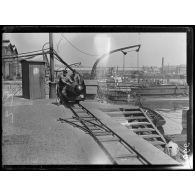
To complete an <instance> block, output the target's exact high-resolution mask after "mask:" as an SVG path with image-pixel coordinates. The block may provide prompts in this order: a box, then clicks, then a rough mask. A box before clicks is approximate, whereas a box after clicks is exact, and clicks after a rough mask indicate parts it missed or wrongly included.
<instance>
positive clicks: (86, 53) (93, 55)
mask: <svg viewBox="0 0 195 195" xmlns="http://www.w3.org/2000/svg"><path fill="white" fill-rule="evenodd" d="M61 36H62V37H63V38H64V39H65V40H66V41H67V42H68V43H69V44H70V45H71V46H72V47H73V48H75V49H76V50H77V51H79V52H81V53H83V54H85V55H88V56H92V57H97V56H99V55H95V54H91V53H88V52H85V51H82V50H81V49H79V48H78V47H76V46H75V45H73V44H72V43H71V41H69V40H68V39H67V38H66V37H65V36H64V35H63V34H62V33H61Z"/></svg>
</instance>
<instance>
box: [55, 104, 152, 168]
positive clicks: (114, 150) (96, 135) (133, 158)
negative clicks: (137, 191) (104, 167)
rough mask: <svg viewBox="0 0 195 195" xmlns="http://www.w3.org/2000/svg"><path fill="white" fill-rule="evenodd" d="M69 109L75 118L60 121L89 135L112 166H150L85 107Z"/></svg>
mask: <svg viewBox="0 0 195 195" xmlns="http://www.w3.org/2000/svg"><path fill="white" fill-rule="evenodd" d="M68 107H69V108H70V110H71V111H72V112H73V114H74V116H73V117H72V118H67V119H63V118H59V119H58V121H60V122H65V123H68V124H70V125H72V126H73V127H77V128H80V129H82V130H83V131H84V132H85V133H87V134H89V135H90V136H91V137H92V138H93V139H94V140H95V142H96V143H97V144H98V145H99V146H100V148H101V149H102V150H103V152H104V153H105V155H106V156H107V157H108V159H109V160H110V161H111V163H112V164H115V165H117V164H119V165H120V164H140V165H145V164H146V165H148V164H150V162H149V161H148V160H146V159H145V158H144V156H142V155H141V154H140V153H139V152H137V151H136V150H135V149H134V148H133V147H132V146H130V145H129V144H128V143H127V142H125V141H124V140H123V139H122V138H121V137H120V136H119V135H117V134H116V133H115V132H114V131H112V129H110V128H109V127H108V126H106V125H105V124H103V123H102V122H101V120H100V119H98V118H97V117H96V116H94V115H93V114H92V113H91V112H90V111H89V110H88V109H87V108H85V107H84V106H83V105H81V104H74V105H69V106H68Z"/></svg>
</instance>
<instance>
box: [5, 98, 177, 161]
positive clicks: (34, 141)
mask: <svg viewBox="0 0 195 195" xmlns="http://www.w3.org/2000/svg"><path fill="white" fill-rule="evenodd" d="M81 104H82V105H83V106H85V107H86V108H87V109H89V110H90V112H92V113H93V114H94V115H95V116H96V117H97V118H99V119H100V120H101V121H102V122H103V123H104V124H106V125H107V126H108V127H109V128H111V129H112V130H113V131H114V132H115V133H117V134H118V135H119V136H120V137H121V138H123V139H124V140H125V141H126V142H127V143H128V144H130V145H131V146H132V147H134V148H135V149H136V150H137V151H138V152H139V153H141V154H142V155H143V156H144V157H145V158H146V159H147V160H148V161H149V162H150V163H151V164H158V165H159V164H161V165H165V164H170V165H173V164H174V165H175V164H177V162H176V161H175V160H173V159H172V158H171V157H169V156H168V155H166V154H165V153H163V152H162V151H161V150H159V149H158V148H156V147H154V146H153V145H151V144H150V143H148V142H147V141H145V140H144V139H142V138H140V137H139V136H137V135H136V134H135V133H133V132H131V131H129V129H127V128H126V127H124V126H122V125H121V124H120V123H119V122H116V121H115V120H114V119H112V118H111V117H110V116H108V115H107V114H106V113H105V112H104V111H103V109H105V108H110V109H111V108H115V107H116V108H117V107H118V108H119V106H117V105H115V106H114V105H111V104H105V103H99V102H97V101H85V102H82V103H81ZM72 116H73V113H72V112H71V111H70V109H69V108H66V107H64V106H63V105H60V106H58V105H57V104H56V100H46V99H44V100H27V99H23V98H20V97H14V99H13V102H12V103H10V102H5V103H4V105H3V137H2V143H3V145H2V152H3V155H2V157H3V158H2V160H3V165H39V164H44V165H47V164H48V165H52V164H54V165H69V164H74V165H75V164H81V165H83V164H84V165H86V164H111V162H110V161H109V159H108V158H107V156H106V155H105V154H104V152H103V151H102V150H101V149H100V147H99V146H98V145H97V143H96V142H95V141H94V140H93V139H92V138H91V136H90V135H88V134H86V133H85V132H83V131H82V130H80V129H78V128H76V127H72V126H71V125H69V124H66V123H60V122H59V121H58V118H71V117H72Z"/></svg>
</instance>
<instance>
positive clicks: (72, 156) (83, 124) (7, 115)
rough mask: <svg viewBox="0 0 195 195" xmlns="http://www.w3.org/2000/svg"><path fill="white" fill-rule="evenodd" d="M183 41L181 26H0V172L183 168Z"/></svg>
mask: <svg viewBox="0 0 195 195" xmlns="http://www.w3.org/2000/svg"><path fill="white" fill-rule="evenodd" d="M60 28H61V29H60ZM191 44H192V36H191V28H189V27H171V26H170V27H155V26H153V27H145V28H144V26H136V27H134V26H91V27H89V26H88V27H87V26H82V27H81V26H80V27H78V26H75V27H73V26H62V27H59V26H56V27H55V26H54V27H52V28H50V27H43V26H40V27H38V26H37V27H36V26H34V27H28V26H26V27H25V26H23V27H17V26H13V27H10V26H9V27H4V30H3V33H2V43H1V45H2V46H1V47H2V143H1V148H2V154H1V157H2V167H3V168H4V169H5V170H6V169H12V170H15V169H16V170H17V169H24V170H25V169H29V170H31V169H38V170H41V169H42V168H43V167H44V168H45V169H48V170H49V169H50V168H51V169H54V170H55V169H62V170H67V169H77V170H80V169H89V170H90V169H94V170H98V169H105V170H109V169H111V168H112V169H113V170H114V169H119V170H123V168H125V169H134V167H135V168H136V169H137V170H139V169H140V170H141V169H147V167H148V169H152V168H153V167H157V168H158V169H166V168H167V169H174V170H180V169H184V170H191V169H193V151H192V146H193V142H192V140H193V133H192V126H193V125H192V122H193V121H192V106H193V104H192V63H193V62H192V53H193V51H192V47H191V46H192V45H191Z"/></svg>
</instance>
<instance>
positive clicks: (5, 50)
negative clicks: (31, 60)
mask: <svg viewBox="0 0 195 195" xmlns="http://www.w3.org/2000/svg"><path fill="white" fill-rule="evenodd" d="M17 55H18V51H17V48H16V46H15V45H12V44H11V43H10V41H9V40H3V42H2V57H3V60H2V76H3V78H4V79H5V80H15V79H16V78H20V77H21V74H22V73H21V64H20V62H19V59H18V58H9V57H13V56H17ZM6 58H8V59H6Z"/></svg>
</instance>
